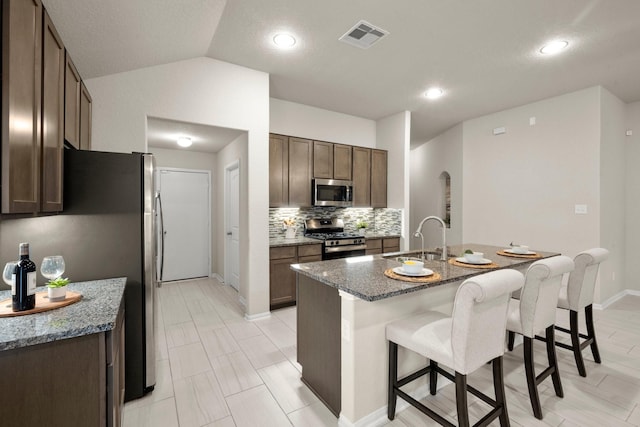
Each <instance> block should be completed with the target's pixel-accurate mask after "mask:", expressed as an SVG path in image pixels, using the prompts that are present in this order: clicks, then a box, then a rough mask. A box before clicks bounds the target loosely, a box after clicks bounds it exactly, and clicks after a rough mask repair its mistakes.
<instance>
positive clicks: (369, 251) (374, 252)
mask: <svg viewBox="0 0 640 427" xmlns="http://www.w3.org/2000/svg"><path fill="white" fill-rule="evenodd" d="M364 253H365V255H380V254H381V253H382V249H380V248H375V249H367V250H366V251H364Z"/></svg>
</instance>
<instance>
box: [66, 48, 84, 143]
mask: <svg viewBox="0 0 640 427" xmlns="http://www.w3.org/2000/svg"><path fill="white" fill-rule="evenodd" d="M64 74H65V78H64V79H65V80H64V81H65V84H64V93H65V96H64V139H65V140H67V142H68V143H69V144H71V145H72V146H74V147H75V148H78V149H79V148H80V81H81V79H80V74H78V70H76V66H75V65H73V61H72V60H71V55H69V52H68V51H67V52H66V56H65V73H64Z"/></svg>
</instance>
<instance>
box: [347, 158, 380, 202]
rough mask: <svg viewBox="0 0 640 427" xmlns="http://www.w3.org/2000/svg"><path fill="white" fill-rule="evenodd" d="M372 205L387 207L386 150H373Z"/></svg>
mask: <svg viewBox="0 0 640 427" xmlns="http://www.w3.org/2000/svg"><path fill="white" fill-rule="evenodd" d="M354 192H355V190H354ZM371 207H372V208H386V207H387V151H385V150H371Z"/></svg>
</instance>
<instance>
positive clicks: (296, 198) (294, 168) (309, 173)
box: [289, 137, 313, 207]
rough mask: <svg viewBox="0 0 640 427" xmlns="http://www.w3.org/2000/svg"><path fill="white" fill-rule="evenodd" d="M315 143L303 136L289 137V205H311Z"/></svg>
mask: <svg viewBox="0 0 640 427" xmlns="http://www.w3.org/2000/svg"><path fill="white" fill-rule="evenodd" d="M312 177H313V144H312V141H310V140H308V139H302V138H293V137H290V138H289V206H299V207H309V206H311V180H312Z"/></svg>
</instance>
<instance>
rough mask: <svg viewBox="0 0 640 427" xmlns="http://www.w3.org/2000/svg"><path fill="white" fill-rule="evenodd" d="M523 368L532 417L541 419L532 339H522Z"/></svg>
mask: <svg viewBox="0 0 640 427" xmlns="http://www.w3.org/2000/svg"><path fill="white" fill-rule="evenodd" d="M524 368H525V373H526V376H527V387H528V388H529V399H530V400H531V408H532V409H533V415H534V416H535V417H536V418H537V419H539V420H541V419H542V406H540V397H539V396H538V387H537V386H536V372H535V369H534V365H533V339H532V338H529V337H524Z"/></svg>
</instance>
